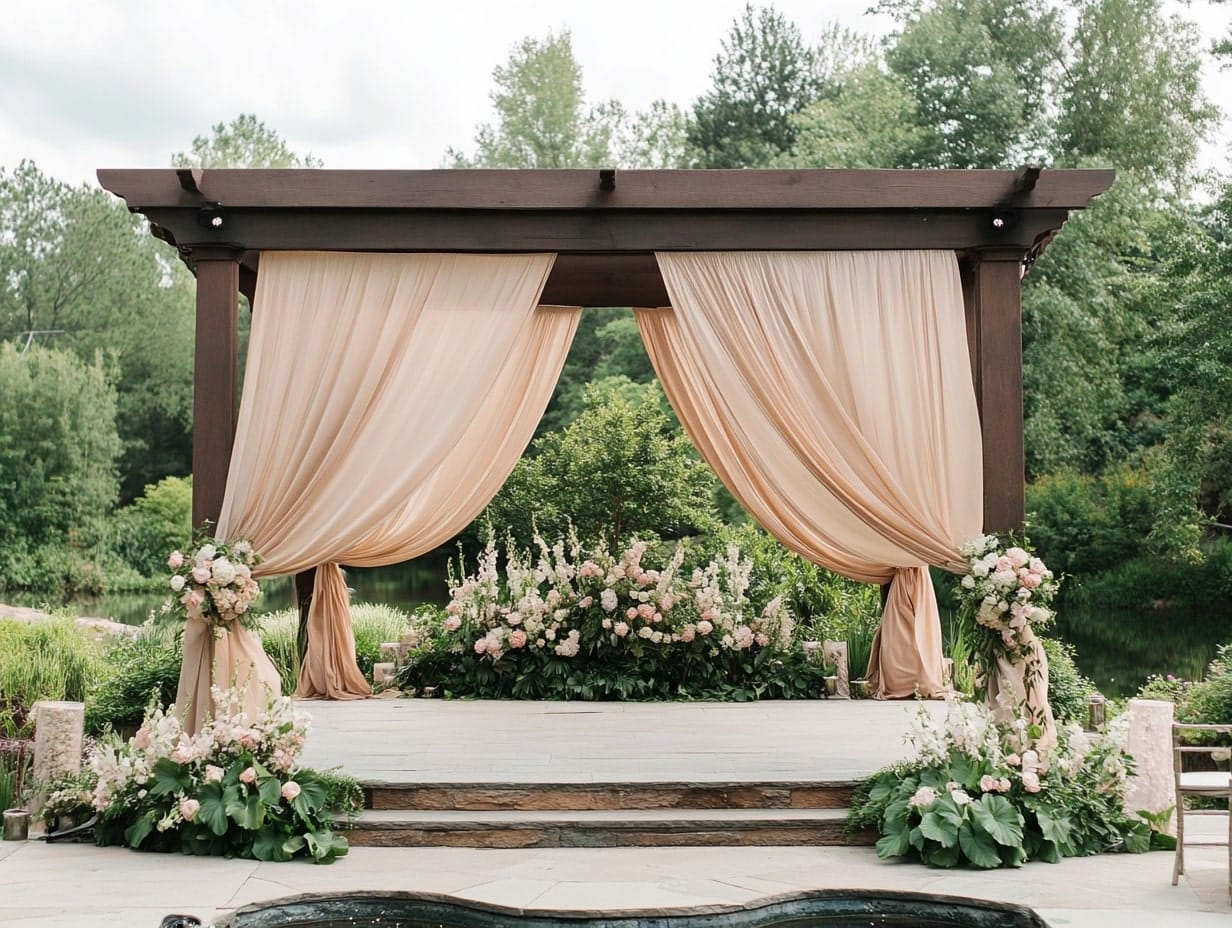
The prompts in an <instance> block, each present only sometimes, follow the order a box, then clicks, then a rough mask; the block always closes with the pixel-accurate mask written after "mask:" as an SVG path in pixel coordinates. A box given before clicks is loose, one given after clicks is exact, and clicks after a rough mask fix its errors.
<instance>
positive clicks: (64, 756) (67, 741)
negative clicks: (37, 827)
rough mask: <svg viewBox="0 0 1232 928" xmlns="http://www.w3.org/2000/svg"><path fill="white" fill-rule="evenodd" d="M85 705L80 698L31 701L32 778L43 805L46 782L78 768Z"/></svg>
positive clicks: (79, 767)
mask: <svg viewBox="0 0 1232 928" xmlns="http://www.w3.org/2000/svg"><path fill="white" fill-rule="evenodd" d="M85 711H86V707H85V705H84V704H83V703H79V702H37V703H35V704H34V724H35V736H34V780H35V783H37V784H38V790H39V796H38V801H37V803H36V805H40V806H41V805H42V801H43V797H44V796H46V795H47V786H48V784H50V783H51V781H52V780H54V779H55V778H56V777H58V776H61V775H62V774H66V773H80V772H81V737H82V732H83V730H84V727H85Z"/></svg>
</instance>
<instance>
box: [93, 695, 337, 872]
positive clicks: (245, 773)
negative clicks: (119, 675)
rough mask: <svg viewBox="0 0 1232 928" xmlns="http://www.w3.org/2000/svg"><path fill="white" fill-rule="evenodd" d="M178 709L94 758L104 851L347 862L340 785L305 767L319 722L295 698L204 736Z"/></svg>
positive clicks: (226, 720)
mask: <svg viewBox="0 0 1232 928" xmlns="http://www.w3.org/2000/svg"><path fill="white" fill-rule="evenodd" d="M211 693H212V696H213V700H214V705H216V706H223V707H234V706H236V703H235V700H234V699H233V697H232V695H231V694H229V693H227V692H224V691H221V690H218V689H214V690H212V691H211ZM173 710H174V707H172V709H169V710H166V711H164V710H163V709H161V708H156V709H154V710H153V711H151V712H150V713H149V714H148V715H147V716H146V719H145V721H144V722H143V723H142V725H141V728H140V729H138V731H137V734H136V735H135V736H134V737H133V738H131V739H130V740H129V741H127V742H120V741H119V740H118V739H117V738H114V737H113V738H111V739H110V740H108V741H105V742H104V743H103V744H102V745H101V746H100V748H99V749H98V750H97V751H96V752H95V753H94V755H93V756H92V757H91V768H92V769H93V771H94V773H95V774H96V775H97V777H98V780H97V784H96V785H95V787H94V790H93V799H92V803H93V806H94V808H95V810H97V812H98V823H97V825H96V827H95V830H94V834H95V839H96V841H97V842H98V843H99V844H100V845H111V844H126V845H128V846H129V847H131V848H135V849H138V850H151V851H182V852H183V853H186V854H202V855H206V854H212V855H221V856H226V857H245V858H255V859H256V860H290V859H292V858H293V857H300V856H305V857H311V858H312V860H313V861H314V862H316V863H330V862H332V861H333V860H334V859H335V858H337V857H340V856H342V855H344V854H346V852H347V842H346V839H345V838H343V837H341V836H340V835H336V834H335V833H334V832H333V827H332V826H333V819H332V816H331V815H330V810H329V800H330V796H331V787H330V784H329V783H328V781H327V779H326V778H325V777H323V776H321V775H320V774H318V773H317V772H316V771H313V770H310V769H308V768H301V767H299V766H298V764H297V761H298V758H299V754H300V751H301V750H302V749H303V745H304V738H305V736H306V735H307V732H308V723H309V719H308V716H307V715H305V714H304V713H301V712H296V711H295V710H294V708H293V706H292V703H291V700H290V699H289V698H287V697H280V698H278V699H275V700H274V701H273V702H271V703H270V704H269V705H268V706H267V707H266V709H265V710H263V711H262V712H261V713H260V714H259V715H258V716H257V718H255V719H249V718H248V717H247V715H246V714H245V713H244V712H243V711H242V710H240V709H239V708H238V707H236V708H229V709H224V710H220V711H219V713H218V714H217V715H216V716H215V717H214V718H212V719H208V720H207V722H206V724H205V725H204V726H203V727H202V729H201V731H200V732H199V733H198V734H197V735H195V736H194V735H189V734H188V733H187V732H185V731H184V729H183V727H182V725H181V724H180V720H179V718H178V717H177V716H176V714H175V712H174V711H173Z"/></svg>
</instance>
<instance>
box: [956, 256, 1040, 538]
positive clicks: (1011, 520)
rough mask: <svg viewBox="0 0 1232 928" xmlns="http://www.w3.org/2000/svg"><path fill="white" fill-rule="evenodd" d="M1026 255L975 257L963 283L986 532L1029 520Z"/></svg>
mask: <svg viewBox="0 0 1232 928" xmlns="http://www.w3.org/2000/svg"><path fill="white" fill-rule="evenodd" d="M1023 257H1024V252H1023V251H1020V250H1018V249H996V250H989V251H985V252H982V253H980V254H976V255H972V256H971V257H970V262H971V263H970V264H969V265H968V269H967V271H966V274H965V278H966V279H965V280H964V287H963V296H964V298H965V299H966V300H967V301H968V304H967V332H968V336H969V338H971V340H972V342H973V346H974V351H973V354H974V368H975V396H976V402H977V404H978V405H979V410H980V424H981V432H982V436H983V452H984V531H986V532H1009V531H1019V530H1021V528H1022V524H1023V519H1024V518H1025V506H1026V502H1025V498H1026V454H1025V449H1024V443H1023V411H1022V262H1023Z"/></svg>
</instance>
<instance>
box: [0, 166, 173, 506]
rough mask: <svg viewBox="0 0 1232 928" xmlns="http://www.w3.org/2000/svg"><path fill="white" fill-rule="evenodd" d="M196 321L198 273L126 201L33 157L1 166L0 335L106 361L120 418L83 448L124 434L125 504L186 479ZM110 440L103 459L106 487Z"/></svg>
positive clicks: (91, 425)
mask: <svg viewBox="0 0 1232 928" xmlns="http://www.w3.org/2000/svg"><path fill="white" fill-rule="evenodd" d="M194 318H195V315H194V310H193V291H192V285H191V277H190V275H189V274H188V272H187V271H185V270H184V269H183V268H182V267H181V266H180V265H179V262H176V261H173V260H171V258H170V256H169V253H168V252H167V251H166V246H165V245H163V244H162V243H161V242H158V241H157V240H155V239H154V238H153V236H151V235H150V234H149V230H148V229H147V228H146V224H145V222H143V221H140V222H139V221H138V220H136V219H134V218H133V216H132V215H130V214H129V212H128V210H127V209H126V208H125V206H124V203H123V202H122V201H120V200H117V199H116V198H114V197H112V196H111V195H110V194H108V193H107V192H106V191H104V190H101V189H99V188H98V187H97V186H94V185H82V186H78V187H74V186H71V185H69V184H65V183H63V182H61V181H58V180H55V179H53V178H51V177H49V176H47V175H45V174H43V173H42V172H41V171H39V169H38V168H37V167H36V166H35V165H34V164H33V163H31V162H29V161H25V162H22V163H21V164H20V165H18V166H17V168H16V169H13V170H11V171H5V170H2V169H0V339H11V340H13V341H14V342H15V343H18V344H19V347H20V346H21V345H24V344H25V343H26V341H27V339H28V338H30V337H33V340H34V342H35V343H42V344H48V343H50V344H54V345H56V346H57V347H59V348H61V349H65V350H71V351H73V352H74V353H75V354H77V355H78V357H79V358H81V360H82V361H84V362H85V363H87V364H94V365H95V366H97V361H96V357H97V356H98V355H100V354H101V355H102V357H103V358H104V365H103V368H104V370H105V372H106V376H107V380H108V381H109V382H110V383H112V384H113V385H115V386H116V387H117V388H118V396H117V397H116V398H115V399H112V400H111V401H110V404H111V406H112V407H113V412H112V413H110V414H108V415H96V417H95V418H94V419H92V420H90V421H88V422H86V423H85V425H86V426H87V428H86V430H85V431H84V432H83V433H82V436H81V442H82V444H83V445H88V444H90V443H91V442H92V441H97V439H95V437H94V436H95V435H97V434H98V433H99V432H100V431H101V430H113V429H114V430H118V433H119V436H120V440H121V442H122V443H123V456H122V458H121V461H120V476H121V491H122V495H123V497H124V498H125V499H129V498H131V497H133V496H135V495H136V494H137V493H138V492H139V491H140V490H141V488H142V487H143V486H144V485H145V484H147V483H153V482H155V481H156V480H158V479H159V478H161V477H163V476H165V475H166V474H168V473H180V474H182V473H187V472H188V469H189V466H190V464H189V458H190V453H189V452H190V445H189V440H188V432H187V430H186V426H187V424H188V422H189V419H190V413H191V406H192V363H193V361H192V345H193V326H194ZM31 331H39V332H43V333H46V334H40V335H36V336H30V335H29V334H28V333H30V332H31ZM49 340H50V341H49ZM91 389H92V390H93V388H91ZM0 392H3V393H4V395H6V396H7V395H8V394H7V392H5V391H0ZM6 405H9V404H6ZM96 412H99V413H101V410H98V411H96ZM112 441H114V439H112V438H110V437H109V438H108V439H107V443H108V446H107V447H106V448H99V449H96V451H95V460H96V462H97V464H98V469H99V479H102V480H106V481H108V482H111V481H113V480H114V474H113V473H112V469H113V462H114V459H115V453H114V452H113V451H112V449H111V448H110V443H111V442H112ZM0 447H9V446H8V445H7V443H6V444H0ZM17 447H18V448H21V447H23V446H22V445H18V446H17ZM0 472H5V471H4V469H3V468H0ZM3 521H4V516H3V514H0V522H3Z"/></svg>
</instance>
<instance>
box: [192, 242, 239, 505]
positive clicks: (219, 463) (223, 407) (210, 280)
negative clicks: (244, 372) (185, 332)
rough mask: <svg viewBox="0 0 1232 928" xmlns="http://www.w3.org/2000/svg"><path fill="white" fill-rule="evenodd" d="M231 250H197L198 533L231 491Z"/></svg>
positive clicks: (234, 337) (234, 318) (234, 332)
mask: <svg viewBox="0 0 1232 928" xmlns="http://www.w3.org/2000/svg"><path fill="white" fill-rule="evenodd" d="M237 259H238V255H237V253H236V252H235V251H234V250H233V249H230V248H194V249H193V252H192V263H193V265H194V267H195V268H196V272H197V343H196V355H195V365H194V372H193V508H192V520H193V527H194V528H198V529H199V528H202V527H203V526H204V525H205V523H206V522H209V523H212V524H216V523H217V522H218V516H219V513H220V512H222V498H223V494H224V493H225V492H226V488H227V469H228V468H229V467H230V465H231V447H232V445H233V443H234V441H235V420H236V415H237V413H238V409H239V403H238V400H237V396H236V366H237V361H236V350H237V341H238V325H239V322H238V315H239V302H238V296H237V294H238V292H239V262H238V260H237Z"/></svg>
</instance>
